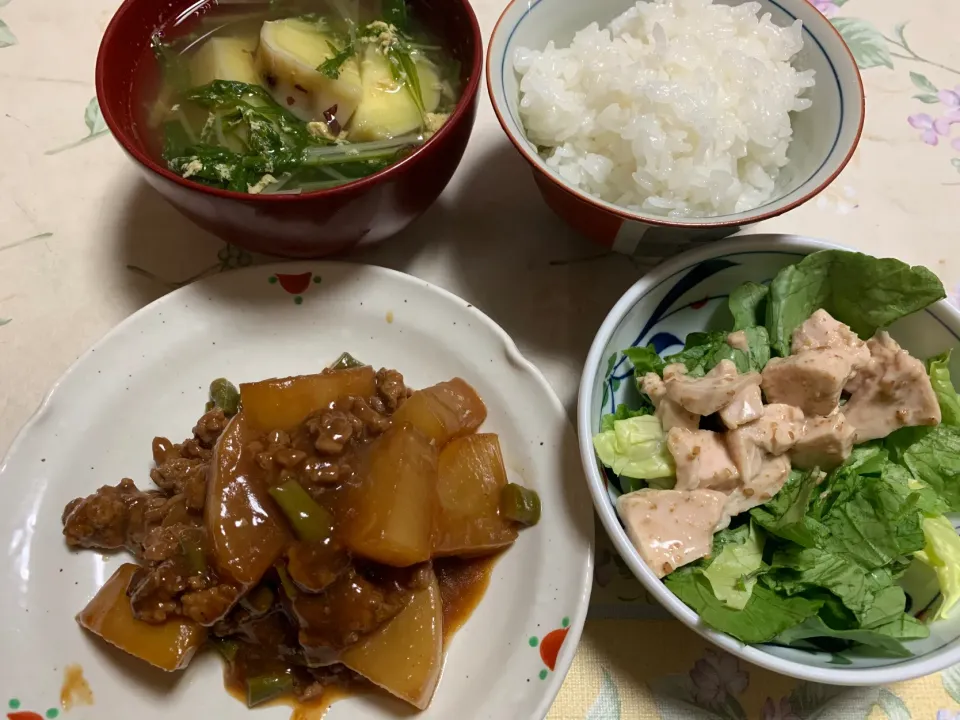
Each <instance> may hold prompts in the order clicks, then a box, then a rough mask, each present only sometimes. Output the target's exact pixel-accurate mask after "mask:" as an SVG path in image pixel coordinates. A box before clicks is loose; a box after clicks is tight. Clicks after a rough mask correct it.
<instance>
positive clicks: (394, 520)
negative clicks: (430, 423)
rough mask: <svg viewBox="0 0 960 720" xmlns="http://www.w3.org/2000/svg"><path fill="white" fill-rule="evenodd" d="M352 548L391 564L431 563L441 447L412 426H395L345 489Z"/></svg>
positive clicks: (346, 536)
mask: <svg viewBox="0 0 960 720" xmlns="http://www.w3.org/2000/svg"><path fill="white" fill-rule="evenodd" d="M343 502H344V507H345V508H349V511H348V512H344V513H342V515H341V517H342V524H341V534H342V537H343V541H344V543H345V544H346V546H347V547H348V548H349V549H350V550H351V551H353V552H354V553H356V554H357V555H362V556H363V557H366V558H369V559H370V560H375V561H377V562H380V563H383V564H385V565H393V566H395V567H406V566H408V565H414V564H415V563H420V562H424V561H426V560H429V559H430V555H431V552H432V550H433V524H434V517H435V515H436V508H437V448H436V445H434V444H433V443H432V442H430V440H429V439H428V438H427V437H426V436H425V435H424V434H423V433H421V432H420V431H419V430H417V429H416V428H414V427H413V426H412V425H410V424H409V423H395V424H394V425H393V427H392V428H390V430H388V431H387V432H386V433H384V434H383V435H381V436H380V438H378V439H377V440H376V441H375V442H374V443H373V444H372V445H371V447H370V450H369V452H368V454H367V455H366V457H365V459H364V461H363V462H362V463H361V467H360V469H359V472H358V473H357V479H356V480H355V481H353V482H351V484H350V485H348V486H347V487H346V488H345V492H344V497H343Z"/></svg>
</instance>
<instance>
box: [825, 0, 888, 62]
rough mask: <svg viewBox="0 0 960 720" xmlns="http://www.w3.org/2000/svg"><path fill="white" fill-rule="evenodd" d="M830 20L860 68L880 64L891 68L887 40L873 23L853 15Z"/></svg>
mask: <svg viewBox="0 0 960 720" xmlns="http://www.w3.org/2000/svg"><path fill="white" fill-rule="evenodd" d="M834 4H836V3H834ZM831 22H832V23H833V26H834V27H835V28H836V29H837V31H838V32H839V33H840V35H841V37H843V39H844V41H845V42H846V43H847V46H848V47H849V48H850V52H852V53H853V57H854V59H855V60H856V61H857V65H858V66H859V67H860V69H861V70H866V69H867V68H872V67H881V66H883V67H888V68H891V69H892V68H893V58H892V57H891V56H890V48H889V47H888V46H887V40H886V38H884V37H883V34H882V33H881V32H880V31H879V30H877V28H876V27H875V26H874V25H873V23H871V22H869V21H868V20H864V19H863V18H855V17H837V18H833V20H831Z"/></svg>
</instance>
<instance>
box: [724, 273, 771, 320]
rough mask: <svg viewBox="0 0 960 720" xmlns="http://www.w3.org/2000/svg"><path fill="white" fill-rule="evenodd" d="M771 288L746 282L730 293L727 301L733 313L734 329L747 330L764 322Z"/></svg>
mask: <svg viewBox="0 0 960 720" xmlns="http://www.w3.org/2000/svg"><path fill="white" fill-rule="evenodd" d="M769 292H770V288H768V287H767V286H766V285H758V284H757V283H754V282H745V283H744V284H743V285H741V286H740V287H738V288H736V289H734V291H733V292H732V293H730V297H729V299H728V300H727V303H728V304H729V306H730V313H731V314H732V315H733V329H734V330H745V329H747V328H749V327H756V326H758V325H763V324H764V315H765V311H766V304H765V303H766V299H767V294H768V293H769Z"/></svg>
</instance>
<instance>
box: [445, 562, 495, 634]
mask: <svg viewBox="0 0 960 720" xmlns="http://www.w3.org/2000/svg"><path fill="white" fill-rule="evenodd" d="M500 554H501V553H497V554H495V555H490V556H489V557H482V558H474V559H463V558H443V559H439V560H434V561H433V570H434V572H435V573H436V574H437V581H438V582H439V583H440V599H441V601H442V602H443V645H444V647H446V646H447V645H448V644H449V643H450V639H451V638H452V637H453V636H454V634H455V633H456V632H457V630H459V629H460V628H461V627H463V624H464V623H465V622H466V621H467V620H469V619H470V615H471V614H473V611H474V609H476V607H477V605H479V604H480V601H481V600H482V599H483V594H484V593H485V592H486V591H487V587H488V586H489V585H490V573H491V571H492V570H493V566H494V565H495V564H496V562H497V560H498V559H499V558H500Z"/></svg>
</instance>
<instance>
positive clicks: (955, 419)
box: [927, 350, 960, 427]
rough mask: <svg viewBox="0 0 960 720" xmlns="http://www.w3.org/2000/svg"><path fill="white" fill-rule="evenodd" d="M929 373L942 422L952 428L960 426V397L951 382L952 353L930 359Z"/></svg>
mask: <svg viewBox="0 0 960 720" xmlns="http://www.w3.org/2000/svg"><path fill="white" fill-rule="evenodd" d="M927 372H928V373H930V384H931V385H933V391H934V392H935V393H936V394H937V402H939V404H940V414H941V415H942V416H943V419H942V420H941V422H942V423H943V424H944V425H950V426H952V427H958V426H960V396H958V395H957V391H956V389H955V388H954V387H953V383H952V382H951V380H950V351H949V350H948V351H947V352H945V353H942V354H940V355H937V356H936V357H932V358H930V360H928V361H927Z"/></svg>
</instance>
